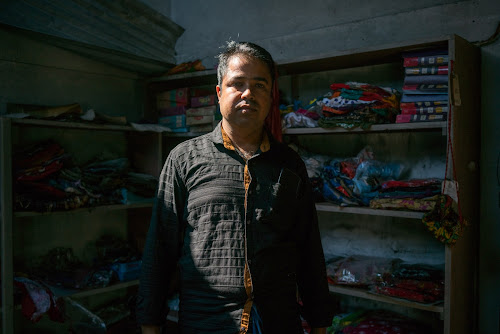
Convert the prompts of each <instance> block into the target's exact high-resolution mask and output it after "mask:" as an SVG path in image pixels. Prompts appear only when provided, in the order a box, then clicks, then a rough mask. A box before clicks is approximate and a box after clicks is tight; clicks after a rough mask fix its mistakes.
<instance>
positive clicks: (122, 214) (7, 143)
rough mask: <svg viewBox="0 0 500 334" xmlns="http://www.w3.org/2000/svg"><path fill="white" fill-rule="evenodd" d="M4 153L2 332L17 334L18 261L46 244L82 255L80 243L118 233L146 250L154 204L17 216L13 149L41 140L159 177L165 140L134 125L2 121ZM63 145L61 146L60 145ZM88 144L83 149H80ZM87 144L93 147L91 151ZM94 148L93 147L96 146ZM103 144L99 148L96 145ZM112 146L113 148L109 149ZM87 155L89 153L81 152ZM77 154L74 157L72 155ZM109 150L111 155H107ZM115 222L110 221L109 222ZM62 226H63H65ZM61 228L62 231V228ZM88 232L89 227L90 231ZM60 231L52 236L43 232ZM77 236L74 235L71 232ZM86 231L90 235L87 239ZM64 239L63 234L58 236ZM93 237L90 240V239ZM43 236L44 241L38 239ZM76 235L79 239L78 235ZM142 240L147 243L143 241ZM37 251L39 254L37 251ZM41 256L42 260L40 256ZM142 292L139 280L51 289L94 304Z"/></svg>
mask: <svg viewBox="0 0 500 334" xmlns="http://www.w3.org/2000/svg"><path fill="white" fill-rule="evenodd" d="M0 124H1V133H2V141H1V149H2V154H3V155H2V166H1V167H2V168H1V173H2V194H1V195H2V197H1V200H2V208H5V209H3V210H2V243H1V247H2V312H1V314H2V327H3V332H5V333H18V332H19V331H20V330H21V328H22V325H21V324H19V323H16V321H15V320H14V319H15V318H16V317H15V316H14V313H15V312H20V311H19V309H18V307H17V306H16V305H14V299H13V277H14V275H15V271H16V268H15V266H16V261H18V260H19V259H20V258H22V257H23V256H25V255H26V254H31V253H30V252H34V251H35V250H36V249H44V243H47V244H50V245H54V244H57V240H61V242H62V244H68V242H69V243H73V244H72V246H73V248H75V249H76V250H75V251H76V252H78V251H80V252H83V250H82V247H85V246H83V245H82V243H81V242H79V241H78V240H79V239H80V238H95V239H93V240H96V239H97V238H98V237H99V236H101V233H103V234H107V233H110V232H111V233H117V234H118V235H121V236H122V237H124V238H126V239H129V241H131V242H132V243H133V244H135V245H141V244H142V242H143V240H142V239H143V238H144V237H145V234H146V231H147V227H148V226H149V219H150V214H151V209H152V206H153V204H152V201H148V200H144V201H142V200H141V201H139V202H131V203H130V204H112V205H101V206H95V207H81V208H78V209H74V210H68V211H50V212H37V211H13V209H12V208H13V207H14V198H13V188H12V186H13V181H12V154H13V152H14V148H15V147H17V146H23V145H27V144H33V143H37V142H38V141H41V140H46V139H53V140H55V141H57V142H59V143H60V144H61V145H62V146H63V147H65V146H66V145H67V146H69V149H66V147H65V151H66V152H68V151H69V153H71V154H72V155H77V156H84V158H82V159H85V158H87V159H90V158H91V157H93V156H97V155H99V154H101V153H102V152H107V153H106V154H115V152H113V150H118V151H119V152H116V154H117V155H121V154H124V155H125V156H126V157H127V158H128V159H129V161H130V163H131V165H132V166H133V169H134V171H137V172H141V173H146V174H150V175H153V176H155V177H156V176H158V175H159V172H160V169H161V167H162V164H163V161H162V148H161V145H162V135H161V133H156V132H143V131H138V130H136V129H134V128H133V127H132V126H129V125H104V124H92V123H83V122H63V121H53V120H38V119H11V118H6V117H1V118H0ZM61 141H62V142H61ZM75 141H84V143H75ZM85 141H88V142H89V143H90V145H89V147H86V145H85ZM93 143H94V144H93ZM95 143H99V144H95ZM108 146H109V147H108ZM82 147H83V150H85V151H84V152H82V151H80V149H82ZM72 149H73V150H75V149H76V151H73V152H71V150H72ZM108 150H109V152H108ZM108 220H110V221H108ZM61 223H62V224H61ZM58 224H61V225H58ZM87 226H88V227H87ZM45 227H46V228H47V230H49V231H55V232H54V234H50V237H49V238H48V239H47V237H48V236H47V235H45V233H50V232H45V231H44V229H45ZM73 227H74V228H75V233H72V228H73ZM81 229H84V230H86V232H84V234H83V235H82V234H81V232H78V231H80V230H81ZM58 233H60V234H58ZM87 233H88V234H89V235H86V234H87ZM37 234H39V235H37ZM74 234H77V235H74ZM25 238H29V239H30V240H33V242H34V243H36V245H33V244H32V242H30V244H26V245H25V246H26V248H28V249H29V248H30V247H35V248H33V249H29V250H25V249H23V247H20V245H19V242H21V241H22V240H24V239H25ZM141 238H142V239H141ZM36 247H38V248H36ZM38 255H41V254H38ZM137 286H138V280H132V281H125V282H116V283H114V284H112V285H110V286H106V287H102V288H96V289H86V290H74V289H61V288H58V287H51V290H52V291H53V292H54V294H55V296H58V297H70V298H77V299H82V298H92V297H94V296H100V295H107V294H110V293H117V292H118V293H121V292H120V291H123V292H124V293H125V292H126V291H128V290H129V289H134V288H136V287H137Z"/></svg>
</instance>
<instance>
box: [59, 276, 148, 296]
mask: <svg viewBox="0 0 500 334" xmlns="http://www.w3.org/2000/svg"><path fill="white" fill-rule="evenodd" d="M138 285H139V280H132V281H127V282H120V283H117V284H113V285H110V286H107V287H104V288H97V289H89V290H83V291H82V290H75V289H63V288H59V287H54V286H50V289H51V290H52V292H53V293H54V295H55V296H56V297H72V298H83V297H89V296H94V295H98V294H102V293H108V292H111V291H116V290H122V289H127V288H130V287H133V286H138Z"/></svg>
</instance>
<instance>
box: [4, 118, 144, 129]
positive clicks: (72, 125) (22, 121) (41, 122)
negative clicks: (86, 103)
mask: <svg viewBox="0 0 500 334" xmlns="http://www.w3.org/2000/svg"><path fill="white" fill-rule="evenodd" d="M12 124H17V125H34V126H44V127H56V128H65V129H83V130H103V131H138V130H136V129H134V128H133V127H131V126H130V125H115V124H92V123H80V122H64V121H53V120H47V119H33V118H13V119H12Z"/></svg>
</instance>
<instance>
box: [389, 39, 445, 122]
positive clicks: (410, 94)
mask: <svg viewBox="0 0 500 334" xmlns="http://www.w3.org/2000/svg"><path fill="white" fill-rule="evenodd" d="M403 66H404V68H405V80H404V86H403V97H402V98H401V104H400V107H401V114H400V115H398V116H397V118H396V123H408V122H427V121H444V120H446V119H447V114H448V51H447V50H446V49H432V50H425V51H420V52H413V53H405V54H404V55H403Z"/></svg>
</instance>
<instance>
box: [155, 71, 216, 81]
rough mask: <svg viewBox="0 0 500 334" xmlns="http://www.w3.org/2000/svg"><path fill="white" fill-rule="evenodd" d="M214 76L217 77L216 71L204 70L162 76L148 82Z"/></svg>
mask: <svg viewBox="0 0 500 334" xmlns="http://www.w3.org/2000/svg"><path fill="white" fill-rule="evenodd" d="M215 75H217V71H216V70H204V71H195V72H187V73H178V74H171V75H164V76H161V77H155V78H151V79H150V80H149V82H164V81H176V80H186V79H196V78H201V77H213V76H215Z"/></svg>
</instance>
